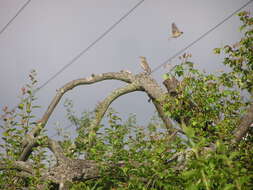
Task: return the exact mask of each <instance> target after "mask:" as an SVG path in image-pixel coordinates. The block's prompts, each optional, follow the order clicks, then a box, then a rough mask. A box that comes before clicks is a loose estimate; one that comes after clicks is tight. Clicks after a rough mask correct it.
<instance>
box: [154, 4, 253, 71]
mask: <svg viewBox="0 0 253 190" xmlns="http://www.w3.org/2000/svg"><path fill="white" fill-rule="evenodd" d="M252 2H253V0H250V1H248V2H247V3H246V4H244V5H243V6H242V7H240V8H239V9H237V10H235V11H234V12H233V13H232V14H230V15H229V16H227V17H226V18H225V19H223V20H222V21H221V22H219V23H218V24H216V25H215V26H214V27H212V28H211V29H210V30H208V31H207V32H205V33H204V34H202V35H201V36H200V37H198V38H197V39H196V40H194V41H193V42H191V43H190V44H189V45H187V46H186V47H184V48H183V49H181V50H180V51H178V52H177V53H175V54H174V55H173V56H171V57H170V58H169V59H167V60H166V61H164V62H163V63H161V64H160V65H158V66H157V67H155V68H154V69H153V70H152V71H151V73H154V72H155V71H157V70H158V69H160V68H161V67H162V66H163V65H165V64H167V63H168V62H170V61H171V60H172V59H174V58H175V57H177V56H179V55H180V54H181V53H183V52H184V51H185V50H187V49H188V48H190V47H191V46H193V45H194V44H195V43H197V42H198V41H199V40H201V39H202V38H204V37H205V36H207V35H208V34H209V33H211V32H212V31H214V30H215V29H216V28H218V27H219V26H220V25H222V24H223V23H225V22H226V21H227V20H228V19H230V18H231V17H232V16H233V15H234V14H236V13H237V12H239V11H240V10H242V9H243V8H245V7H246V6H248V5H249V4H250V3H252Z"/></svg>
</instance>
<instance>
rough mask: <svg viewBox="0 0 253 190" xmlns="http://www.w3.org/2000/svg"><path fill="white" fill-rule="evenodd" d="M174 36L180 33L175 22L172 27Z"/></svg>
mask: <svg viewBox="0 0 253 190" xmlns="http://www.w3.org/2000/svg"><path fill="white" fill-rule="evenodd" d="M171 27H172V34H175V33H179V32H180V31H179V29H178V28H177V26H176V24H175V23H174V22H173V23H172V25H171Z"/></svg>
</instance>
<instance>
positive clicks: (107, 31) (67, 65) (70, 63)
mask: <svg viewBox="0 0 253 190" xmlns="http://www.w3.org/2000/svg"><path fill="white" fill-rule="evenodd" d="M143 2H144V0H141V1H139V2H138V3H137V4H136V5H135V6H134V7H133V8H131V9H130V10H129V11H128V12H126V13H125V14H124V15H123V16H122V17H121V18H120V19H119V20H118V21H117V22H115V23H114V24H113V25H112V26H110V27H109V28H108V29H107V30H106V31H105V32H104V33H102V34H101V35H100V36H99V37H98V38H97V39H96V40H94V41H93V42H92V43H91V44H90V45H88V47H87V48H85V49H84V50H82V51H81V52H80V53H78V54H77V55H76V56H75V57H74V58H73V59H72V60H70V61H69V63H67V64H66V65H64V66H63V67H62V68H61V69H60V70H59V71H58V72H57V73H55V74H54V75H53V76H52V77H50V78H49V79H48V80H47V81H46V82H44V83H43V84H42V85H41V86H40V87H38V89H37V90H40V89H41V88H43V87H44V86H46V85H47V84H48V83H50V82H51V81H52V80H54V79H55V78H56V77H57V76H58V75H59V74H61V73H62V72H63V71H64V70H66V69H67V68H68V67H70V66H71V65H73V63H74V62H76V61H77V60H78V59H79V58H80V57H81V56H82V55H84V54H85V53H87V52H88V51H89V50H90V49H91V48H92V47H93V46H94V45H95V44H96V43H98V42H99V41H100V40H102V39H103V38H104V37H105V36H106V35H107V34H108V33H110V32H111V31H112V30H113V29H114V28H115V27H116V26H117V25H118V24H119V23H121V22H122V21H123V20H124V19H125V18H127V16H129V15H130V14H131V13H132V12H133V11H134V10H135V9H136V8H137V7H139V6H140V5H141V4H142V3H143Z"/></svg>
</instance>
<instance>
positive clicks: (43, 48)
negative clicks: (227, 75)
mask: <svg viewBox="0 0 253 190" xmlns="http://www.w3.org/2000/svg"><path fill="white" fill-rule="evenodd" d="M247 1H248V0H204V1H203V0H145V1H144V3H142V4H141V5H140V6H139V7H138V8H137V9H136V10H135V11H134V12H132V13H131V15H129V16H128V17H127V18H126V19H124V20H123V21H122V22H121V23H120V24H119V25H118V26H117V27H116V28H115V29H114V30H113V31H112V32H110V33H109V34H108V35H107V36H106V37H105V38H103V39H102V40H101V41H99V42H98V43H97V44H96V45H95V46H94V47H93V48H92V49H90V51H88V52H87V53H86V54H84V55H83V56H82V57H80V59H78V60H77V61H76V62H75V63H74V64H73V65H71V66H70V67H69V68H67V69H66V70H65V71H64V72H62V73H61V74H60V75H59V76H57V78H55V79H54V80H53V81H51V82H50V83H49V84H48V85H46V86H45V87H44V88H42V89H41V90H40V91H39V92H38V93H37V95H38V97H39V99H38V104H39V105H41V106H42V109H41V111H40V112H38V113H37V114H38V119H39V118H40V117H41V115H42V113H43V111H45V109H46V108H47V106H48V104H49V103H50V101H51V99H52V98H53V96H54V94H55V92H56V89H57V88H59V87H61V86H62V85H64V84H65V83H66V82H68V81H71V80H73V79H77V78H80V77H88V76H90V75H91V74H92V73H95V74H98V73H103V72H110V71H120V70H122V69H127V70H130V71H131V72H133V73H138V72H141V71H142V70H141V68H140V66H139V62H140V60H139V56H145V57H147V59H148V62H149V63H150V66H151V67H152V68H155V67H157V66H158V65H159V64H161V63H162V62H164V61H165V60H166V59H168V58H169V57H170V56H172V55H173V54H175V53H176V52H177V51H179V50H180V49H182V48H183V47H185V46H187V45H188V44H189V43H191V42H192V41H194V40H195V39H197V38H198V37H199V36H200V35H202V34H203V33H204V32H206V31H208V30H209V29H210V28H211V27H213V26H214V25H216V24H218V23H219V22H220V21H222V20H223V19H224V18H225V17H226V16H228V15H229V14H231V13H232V12H233V11H235V10H236V9H238V8H239V7H241V6H242V5H243V4H245V3H246V2H247ZM25 2H26V0H0V29H1V28H2V27H4V25H5V24H6V23H7V22H8V21H9V20H10V19H11V18H12V17H13V16H14V15H15V14H16V12H17V10H18V9H19V8H20V7H21V6H22V5H23V4H24V3H25ZM137 2H139V0H106V1H105V0H72V1H70V0H43V1H38V0H37V1H36V0H33V1H31V3H30V4H29V5H28V6H27V7H26V8H25V9H24V10H23V12H22V13H21V14H20V15H19V16H18V17H17V18H16V19H15V20H14V22H12V24H11V25H10V26H9V27H8V28H7V29H6V30H5V31H4V33H2V34H1V35H0V89H1V91H0V92H1V98H0V105H1V107H3V106H4V105H8V106H9V107H13V106H15V105H16V104H17V103H18V98H17V97H18V94H19V93H20V91H19V89H20V88H21V87H22V86H23V85H24V84H25V83H26V82H27V81H28V74H29V72H30V71H31V70H32V69H35V70H36V71H37V73H38V81H39V84H43V83H44V82H45V81H47V80H48V79H49V78H50V77H51V76H52V75H54V74H55V73H56V72H57V71H59V70H60V69H61V68H62V67H63V66H64V65H66V64H67V63H68V62H69V61H70V60H71V59H72V58H73V57H74V56H76V55H77V54H78V53H79V52H81V51H82V50H83V49H85V48H86V47H87V46H88V45H89V44H90V43H91V42H92V41H94V40H95V39H96V38H97V37H98V36H99V35H101V34H102V33H103V32H104V31H105V30H106V29H108V28H109V27H110V26H111V25H112V24H114V23H115V22H116V21H117V20H118V19H119V18H120V17H121V16H123V14H125V13H126V12H127V11H128V10H130V9H131V8H132V7H133V6H134V5H135V4H137ZM252 8H253V3H251V4H250V5H249V6H248V7H246V8H245V9H244V10H247V11H249V10H251V11H252ZM172 22H175V23H176V24H177V26H178V27H179V28H180V29H181V30H182V31H183V32H184V34H183V35H182V37H180V38H178V39H173V40H168V37H169V35H170V30H171V23H172ZM239 26H240V21H239V19H238V16H233V17H232V18H231V19H229V20H228V21H226V22H225V23H224V24H223V25H221V26H220V27H219V28H217V29H216V30H215V31H213V32H212V33H210V34H209V35H207V36H206V37H205V38H204V39H202V40H201V41H199V42H198V43H196V44H195V45H194V46H193V47H191V48H190V49H188V50H187V51H186V52H188V53H191V54H192V55H193V57H192V61H194V63H195V64H196V66H197V67H198V68H200V69H205V70H206V71H210V72H213V71H215V70H218V69H219V68H221V67H222V65H221V62H222V56H217V55H214V54H213V53H212V50H213V49H214V48H215V47H221V46H224V45H225V44H230V43H234V42H236V41H238V40H239V39H240V37H241V34H240V32H239V30H238V27H239ZM176 63H178V59H175V60H173V61H172V64H176ZM165 72H166V70H164V69H160V70H158V71H157V72H155V73H153V74H152V76H153V77H154V78H155V79H156V80H157V81H159V82H160V83H161V81H162V74H163V73H165ZM122 85H123V83H121V82H115V81H106V82H102V83H98V84H95V85H92V86H80V87H77V88H75V89H74V90H72V91H71V92H68V93H67V94H66V95H65V96H64V97H63V100H62V101H61V102H60V105H59V106H58V107H57V109H56V110H55V112H54V114H53V115H52V117H51V119H50V122H49V125H48V127H49V128H50V129H49V128H48V129H49V134H53V133H54V132H55V131H54V125H53V124H54V123H55V122H57V121H59V122H60V126H61V127H65V126H68V124H69V123H68V122H67V121H66V119H64V117H65V114H66V113H65V111H64V110H63V107H62V104H63V102H64V99H66V98H70V99H72V100H73V101H74V105H75V108H76V111H77V113H81V111H84V110H93V109H94V106H95V105H96V103H97V102H98V101H101V100H102V99H103V98H105V97H106V95H108V94H109V93H110V91H111V90H113V89H115V88H117V87H120V86H122ZM147 100H148V98H147V97H146V95H145V94H144V93H141V92H138V93H132V94H130V95H126V96H123V97H121V98H120V99H118V100H117V101H115V102H114V103H113V104H112V107H114V108H115V109H116V110H117V111H119V112H120V114H121V115H122V116H124V117H126V116H127V115H128V114H129V113H135V114H136V115H137V119H138V122H139V123H140V124H142V125H144V124H146V123H147V121H148V120H149V119H150V117H151V116H152V115H153V113H154V107H153V105H152V104H150V103H148V102H147Z"/></svg>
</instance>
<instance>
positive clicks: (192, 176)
mask: <svg viewBox="0 0 253 190" xmlns="http://www.w3.org/2000/svg"><path fill="white" fill-rule="evenodd" d="M239 17H240V19H241V21H242V23H243V25H242V27H241V28H240V29H241V30H242V31H243V32H244V36H243V38H242V39H241V40H240V42H238V43H236V44H235V45H232V46H229V45H226V46H225V47H223V48H216V49H214V52H215V53H218V54H220V53H222V52H224V55H225V59H224V62H223V63H224V64H225V65H227V66H228V67H229V68H230V70H229V72H223V71H221V72H218V73H215V74H208V73H205V72H202V71H200V70H197V69H195V68H194V64H193V63H192V62H190V61H189V59H190V57H189V55H187V54H184V55H183V57H182V63H181V64H180V65H177V66H176V67H174V69H173V70H172V71H171V72H170V73H169V74H166V75H165V77H166V79H167V78H173V77H174V78H176V79H177V80H178V81H179V83H178V85H177V88H176V92H175V93H174V95H173V96H172V95H170V94H168V95H167V96H165V97H163V98H162V99H161V100H158V101H160V102H162V105H163V109H164V111H165V113H166V115H167V116H168V117H169V118H171V119H172V120H173V121H174V122H173V123H174V124H175V128H174V131H168V129H167V128H166V127H165V126H164V124H163V122H162V121H161V120H160V119H159V118H158V117H157V116H155V117H154V118H153V119H152V120H151V121H150V124H149V125H148V126H147V127H141V126H138V124H137V123H136V119H135V116H134V115H131V116H130V117H129V118H128V119H127V120H126V121H123V120H122V118H121V117H120V115H119V114H118V113H117V112H116V111H114V110H112V109H111V110H109V111H108V113H107V115H106V118H107V120H108V125H106V126H103V125H101V126H97V133H96V134H94V129H93V128H90V126H91V125H90V123H91V121H92V119H93V118H94V117H95V116H94V113H92V112H91V113H90V112H85V113H83V114H82V116H81V117H77V116H75V114H74V111H73V105H72V103H71V101H67V102H66V104H65V106H66V110H67V117H68V119H69V120H70V121H71V122H72V124H73V125H75V126H76V132H77V137H76V138H75V139H71V138H70V137H68V136H65V137H63V138H62V139H63V140H62V141H61V142H60V144H61V147H62V148H63V150H64V154H65V156H67V157H68V158H71V159H78V158H85V159H86V160H93V161H95V162H96V163H98V168H99V175H98V176H97V177H96V178H92V179H89V180H85V181H81V180H78V179H76V181H75V182H73V183H70V184H69V189H73V190H78V189H85V190H93V189H101V190H106V189H112V190H116V189H117V190H124V189H130V190H131V189H132V190H145V189H146V190H173V189H175V190H177V189H189V190H195V189H199V190H202V189H207V190H214V189H222V190H234V189H237V190H243V189H246V190H247V189H249V190H250V189H252V186H253V159H252V158H253V156H252V155H253V127H250V128H249V129H248V130H247V132H246V133H245V134H244V135H243V138H241V139H239V140H235V136H234V131H236V130H237V129H238V126H239V125H240V124H241V122H242V118H243V116H244V115H245V114H247V113H248V107H249V106H250V105H252V92H253V27H252V26H253V18H252V17H250V15H249V13H247V12H241V13H240V14H239ZM30 78H31V84H30V85H27V86H26V87H25V88H23V89H22V94H23V97H22V101H21V103H20V104H19V107H18V109H17V110H13V111H12V110H8V108H7V107H5V108H4V109H3V111H4V114H3V115H2V120H3V124H2V125H1V128H2V131H3V133H2V136H3V137H2V140H3V141H4V143H2V144H1V154H0V157H1V161H0V164H1V165H0V168H1V172H0V189H20V188H21V187H29V189H38V187H40V185H44V186H43V187H44V188H45V187H46V188H47V189H50V188H51V189H56V188H57V187H56V185H55V184H52V183H51V182H50V181H49V180H44V179H43V178H42V177H41V172H42V171H43V169H46V168H50V167H51V166H52V165H53V164H54V159H52V157H51V156H50V155H49V154H48V153H47V149H45V147H47V146H46V144H47V136H46V135H45V134H46V133H45V131H42V132H40V136H39V138H38V139H37V144H38V146H36V147H35V148H33V152H32V154H31V155H30V157H29V159H28V161H29V163H31V166H32V168H33V169H34V171H36V172H33V173H32V174H31V176H30V177H27V173H29V171H28V172H26V175H23V174H24V173H23V170H24V168H23V167H20V166H17V167H16V168H15V169H13V168H12V166H13V164H15V162H14V161H16V160H18V159H19V157H20V154H21V152H22V147H23V146H22V143H23V138H24V136H25V135H26V134H27V132H28V131H29V130H31V129H32V128H33V127H34V126H35V125H37V124H38V122H34V121H33V118H34V117H35V116H34V115H33V114H32V113H33V111H34V109H39V107H38V106H36V105H34V102H35V100H36V98H35V97H34V90H33V89H35V86H36V83H37V81H36V79H35V73H34V72H32V73H31V75H30ZM251 114H253V113H251ZM90 134H94V135H95V138H92V141H91V140H90ZM3 163H8V165H7V166H6V165H5V166H4V165H3ZM8 167H9V169H8ZM30 173H31V172H30Z"/></svg>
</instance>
